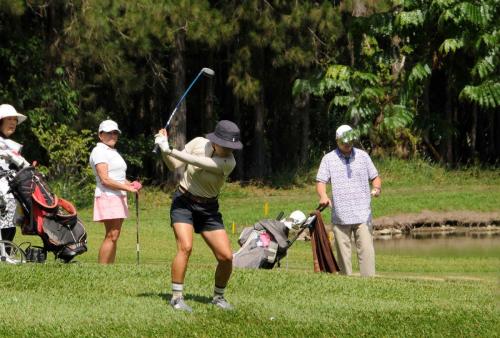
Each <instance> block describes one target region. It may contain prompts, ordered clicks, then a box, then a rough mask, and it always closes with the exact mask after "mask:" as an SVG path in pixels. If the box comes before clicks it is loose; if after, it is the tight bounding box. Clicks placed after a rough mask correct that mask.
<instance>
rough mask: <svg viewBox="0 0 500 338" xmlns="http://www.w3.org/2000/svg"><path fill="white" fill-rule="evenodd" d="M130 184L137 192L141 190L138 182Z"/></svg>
mask: <svg viewBox="0 0 500 338" xmlns="http://www.w3.org/2000/svg"><path fill="white" fill-rule="evenodd" d="M130 184H131V185H132V187H133V188H134V189H135V190H137V191H139V190H141V188H142V184H141V183H140V182H139V181H134V182H132V183H130Z"/></svg>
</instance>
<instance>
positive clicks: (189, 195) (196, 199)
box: [178, 185, 217, 203]
mask: <svg viewBox="0 0 500 338" xmlns="http://www.w3.org/2000/svg"><path fill="white" fill-rule="evenodd" d="M178 190H179V192H180V193H181V194H182V195H183V196H184V197H186V198H187V199H190V200H191V201H193V202H196V203H213V202H216V201H217V196H216V197H201V196H196V195H193V194H192V193H190V192H189V191H188V190H187V189H186V188H184V187H183V186H181V185H179V188H178Z"/></svg>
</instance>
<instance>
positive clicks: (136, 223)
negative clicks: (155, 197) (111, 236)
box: [135, 192, 140, 265]
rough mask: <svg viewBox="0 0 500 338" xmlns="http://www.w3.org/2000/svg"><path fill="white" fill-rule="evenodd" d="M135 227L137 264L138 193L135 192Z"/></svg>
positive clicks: (138, 249)
mask: <svg viewBox="0 0 500 338" xmlns="http://www.w3.org/2000/svg"><path fill="white" fill-rule="evenodd" d="M135 229H136V251H137V265H139V252H140V247H139V193H138V192H136V193H135Z"/></svg>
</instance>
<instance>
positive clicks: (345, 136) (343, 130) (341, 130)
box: [335, 124, 353, 143]
mask: <svg viewBox="0 0 500 338" xmlns="http://www.w3.org/2000/svg"><path fill="white" fill-rule="evenodd" d="M351 132H352V128H351V127H350V126H348V125H347V124H343V125H341V126H340V127H338V128H337V131H336V132H335V138H336V139H337V140H339V139H340V140H342V141H343V142H345V143H347V142H350V141H352V140H353V137H352V134H351ZM350 134H351V135H350Z"/></svg>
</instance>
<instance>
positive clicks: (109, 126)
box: [99, 120, 122, 134]
mask: <svg viewBox="0 0 500 338" xmlns="http://www.w3.org/2000/svg"><path fill="white" fill-rule="evenodd" d="M113 130H116V131H117V132H119V133H120V134H121V133H122V131H121V130H120V129H118V123H116V122H115V121H113V120H105V121H102V122H101V124H100V125H99V133H100V132H102V131H103V132H105V133H109V132H110V131H113Z"/></svg>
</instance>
